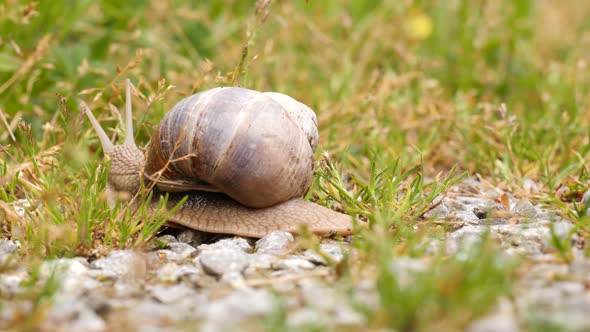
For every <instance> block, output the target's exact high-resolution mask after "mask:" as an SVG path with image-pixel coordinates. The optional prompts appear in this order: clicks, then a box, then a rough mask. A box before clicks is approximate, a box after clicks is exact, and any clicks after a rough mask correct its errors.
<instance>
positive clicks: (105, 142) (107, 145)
mask: <svg viewBox="0 0 590 332" xmlns="http://www.w3.org/2000/svg"><path fill="white" fill-rule="evenodd" d="M79 103H80V108H81V109H82V111H81V112H82V113H84V114H86V116H87V117H88V120H90V123H91V124H92V128H94V131H95V132H96V135H97V136H98V139H99V140H100V144H101V145H102V150H103V151H104V153H105V154H107V155H108V154H111V153H112V152H113V151H114V150H115V146H114V145H113V143H112V142H111V140H110V139H109V137H108V136H107V133H105V131H104V130H103V129H102V127H101V126H100V123H98V120H96V118H95V117H94V115H93V114H92V111H91V110H90V108H89V107H88V105H86V103H85V102H84V101H82V100H80V101H79Z"/></svg>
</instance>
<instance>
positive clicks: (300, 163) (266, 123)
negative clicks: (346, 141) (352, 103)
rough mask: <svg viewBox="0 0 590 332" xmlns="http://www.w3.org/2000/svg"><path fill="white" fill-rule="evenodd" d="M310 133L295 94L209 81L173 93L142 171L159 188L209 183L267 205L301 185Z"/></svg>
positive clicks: (312, 122)
mask: <svg viewBox="0 0 590 332" xmlns="http://www.w3.org/2000/svg"><path fill="white" fill-rule="evenodd" d="M317 141H318V131H317V120H316V117H315V113H314V112H313V111H312V110H311V109H309V108H308V107H307V106H305V105H303V104H302V103H300V102H298V101H296V100H295V99H293V98H291V97H289V96H286V95H284V94H280V93H274V92H265V93H261V92H257V91H253V90H248V89H244V88H235V87H227V88H216V89H212V90H207V91H204V92H201V93H197V94H195V95H192V96H190V97H187V98H185V99H183V100H181V101H180V102H179V103H178V104H176V106H174V108H172V110H171V111H170V112H168V113H167V114H166V115H165V116H164V118H163V119H162V121H161V123H160V127H159V129H158V130H157V131H156V133H155V134H154V137H153V138H152V140H151V142H150V144H149V146H148V150H147V160H146V165H145V175H146V176H147V177H148V178H149V179H152V180H154V181H156V184H157V186H158V188H159V189H161V190H164V191H186V190H205V191H217V192H223V193H225V194H226V195H228V196H230V197H231V198H233V199H234V200H236V201H238V202H239V203H241V204H243V205H245V206H249V207H255V208H262V207H268V206H272V205H275V204H277V203H280V202H285V201H287V200H289V199H291V198H293V197H301V196H303V195H304V194H305V193H306V192H307V190H308V189H309V186H310V185H311V182H312V180H313V156H314V152H315V150H316V148H317ZM160 170H163V172H160V173H158V172H159V171H160ZM156 173H157V174H158V176H155V175H154V174H156Z"/></svg>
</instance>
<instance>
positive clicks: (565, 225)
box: [552, 220, 574, 239]
mask: <svg viewBox="0 0 590 332" xmlns="http://www.w3.org/2000/svg"><path fill="white" fill-rule="evenodd" d="M552 227H553V232H554V233H555V235H556V236H557V237H559V238H560V239H565V238H567V237H568V236H569V235H570V232H571V231H572V229H573V228H574V225H572V224H571V223H570V222H569V221H565V220H562V221H558V222H556V223H554V224H553V225H552Z"/></svg>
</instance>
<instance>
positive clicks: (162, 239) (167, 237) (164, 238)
mask: <svg viewBox="0 0 590 332" xmlns="http://www.w3.org/2000/svg"><path fill="white" fill-rule="evenodd" d="M156 239H157V240H158V241H159V242H161V243H164V244H170V243H174V242H178V241H177V240H176V238H175V237H174V236H173V235H170V234H164V235H162V236H158V237H157V238H156Z"/></svg>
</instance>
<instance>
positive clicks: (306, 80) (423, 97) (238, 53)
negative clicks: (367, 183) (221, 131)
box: [0, 0, 590, 175]
mask: <svg viewBox="0 0 590 332" xmlns="http://www.w3.org/2000/svg"><path fill="white" fill-rule="evenodd" d="M0 10H1V12H0V14H1V15H0V35H1V39H0V82H1V84H0V108H1V109H2V110H3V112H4V114H6V117H7V118H8V121H10V120H11V119H14V118H15V117H17V118H19V117H22V118H24V119H25V121H26V122H27V123H29V124H31V125H32V130H33V135H34V137H35V138H37V139H39V138H40V137H42V135H43V130H42V126H43V124H44V123H46V122H48V121H51V119H52V118H53V117H54V115H55V114H56V112H57V109H58V106H57V105H58V102H57V99H56V96H55V94H56V93H59V94H60V95H62V96H63V97H64V98H66V99H67V100H68V105H69V107H70V108H71V109H75V102H74V100H75V98H76V97H78V94H79V93H80V92H81V91H85V92H86V94H85V95H84V97H85V98H86V99H89V97H90V98H95V99H93V104H92V105H91V106H92V107H93V108H95V109H96V110H97V112H98V113H106V112H108V110H107V108H106V104H107V103H115V104H116V103H119V104H120V102H121V98H120V97H121V95H120V91H121V82H122V80H123V78H124V77H130V78H132V80H133V81H134V82H135V84H136V85H138V86H139V88H140V89H141V91H143V92H144V94H145V96H146V98H145V100H144V102H145V104H144V105H143V106H137V107H138V108H139V109H140V110H143V111H146V110H147V109H146V106H147V105H148V104H149V105H150V106H153V109H152V110H151V111H150V112H149V113H148V114H144V115H142V116H141V117H140V118H141V120H142V121H146V119H145V118H144V117H147V121H148V123H149V124H150V125H154V124H156V123H157V119H159V118H160V117H161V116H162V114H163V113H164V112H165V110H166V109H169V108H171V106H172V105H173V104H174V103H175V102H176V101H178V100H179V99H180V97H181V96H185V95H188V94H191V93H194V92H195V91H198V90H202V89H205V88H210V87H214V86H219V85H241V86H244V87H249V88H253V89H260V90H276V91H281V92H284V93H287V94H290V95H292V96H294V97H295V98H297V99H300V100H301V101H303V102H304V103H307V104H308V105H310V106H312V107H313V108H315V109H316V111H317V112H318V114H319V117H320V120H321V125H322V137H323V143H322V147H323V148H326V149H330V150H333V151H343V150H344V149H347V150H348V151H349V152H351V153H353V154H355V152H359V153H362V154H367V153H368V150H374V149H377V150H382V149H380V148H377V146H390V147H391V149H392V150H393V151H389V152H388V151H381V152H378V153H377V154H378V155H380V156H383V157H384V158H394V159H397V158H400V157H401V158H402V159H404V158H405V157H404V154H405V153H406V152H408V146H409V145H415V146H417V147H418V148H419V150H420V151H422V153H423V154H424V155H425V156H429V157H430V158H427V160H429V161H433V163H432V164H433V166H441V167H442V169H448V168H449V167H450V166H452V165H454V164H461V166H462V168H464V169H466V170H469V171H480V172H484V173H494V172H497V169H496V166H497V165H495V164H494V163H495V160H496V159H498V158H505V157H506V156H502V154H501V152H500V151H497V147H496V149H492V150H490V149H489V147H493V145H495V144H497V145H500V146H501V145H503V144H504V142H502V137H500V138H494V137H488V138H483V137H481V136H482V135H488V136H489V134H490V133H488V130H486V129H485V126H486V125H490V126H494V122H497V121H499V120H502V119H499V118H497V117H494V116H495V115H494V114H492V113H494V112H493V111H490V109H494V110H495V109H497V108H498V106H499V104H500V103H502V102H504V103H506V104H507V108H508V111H509V113H510V114H516V115H518V119H517V120H514V121H516V123H515V124H511V125H509V126H510V127H514V125H518V126H521V127H523V128H525V129H526V130H521V131H519V132H517V133H513V134H511V135H512V136H511V140H514V141H515V142H518V144H516V145H514V146H513V147H512V150H513V152H512V153H514V154H515V157H516V158H517V159H519V161H513V162H514V163H516V164H518V165H510V166H509V167H510V168H513V167H516V168H517V169H516V170H517V171H518V172H520V173H522V172H524V173H526V172H528V171H529V170H528V168H527V166H526V165H522V163H527V164H528V161H537V160H539V159H543V158H544V156H543V154H545V153H547V151H546V149H545V148H546V146H547V145H550V146H552V145H554V144H556V140H557V143H559V144H560V146H559V147H556V148H555V149H556V150H559V152H564V153H565V155H562V156H561V157H559V158H560V159H559V160H557V165H559V167H562V168H563V167H566V166H568V165H570V164H571V163H572V162H573V159H575V157H574V156H572V155H570V154H569V153H568V152H567V151H562V150H563V145H571V144H572V143H573V144H574V146H575V147H576V148H578V150H579V152H580V153H582V155H585V154H586V153H587V150H588V142H587V139H584V141H583V142H582V141H578V139H579V135H586V134H587V131H586V130H585V129H584V128H587V127H588V126H587V125H588V116H587V115H586V113H587V112H584V110H585V109H586V108H587V107H588V86H589V84H588V81H589V76H588V75H585V73H586V70H587V69H586V68H587V62H588V60H589V55H588V43H589V35H588V34H589V32H588V30H589V29H590V20H589V18H588V17H589V15H588V13H589V12H590V5H586V4H585V3H582V2H579V1H573V0H568V1H560V2H555V1H532V0H531V1H527V0H519V1H483V0H471V1H464V0H452V1H444V2H442V1H344V0H341V1H337V0H323V1H313V0H310V1H303V0H301V1H299V0H298V1H275V2H272V3H271V1H258V2H255V1H229V0H228V1H198V2H192V1H137V0H136V1H126V2H114V1H86V0H82V1H40V2H29V1H14V0H8V1H5V2H4V3H3V4H2V5H0ZM246 46H247V52H245V49H246ZM120 70H122V71H123V72H121V73H119V72H118V71H120ZM161 79H166V81H167V82H168V83H169V84H172V85H174V86H176V88H175V89H174V90H173V91H172V93H170V94H167V95H166V96H165V98H163V101H158V102H156V103H155V104H154V105H151V103H149V102H148V99H149V97H150V94H152V96H153V95H155V91H156V90H157V86H158V83H157V82H158V81H159V80H161ZM89 89H90V90H89ZM142 107H143V109H142ZM105 116H106V114H105ZM504 127H505V126H504ZM570 127H574V128H570ZM352 128H354V132H353V130H352ZM478 128H480V129H481V130H483V132H482V133H480V132H478V130H477V129H478ZM3 129H4V128H3ZM496 129H499V128H496ZM557 129H559V130H565V131H567V132H565V133H562V134H560V135H558V137H556V135H555V134H554V133H552V132H551V131H555V130H557ZM56 130H66V129H63V128H61V129H56ZM499 130H500V132H498V130H494V131H493V133H494V135H498V134H501V133H502V131H503V130H505V129H501V128H500V129H499ZM526 131H528V133H527V132H526ZM503 134H505V135H508V134H510V133H509V132H506V133H503ZM505 135H501V136H505ZM576 135H578V137H576ZM0 136H1V137H0V138H1V140H0V142H1V144H3V145H10V142H9V141H7V139H8V137H7V134H6V133H5V132H4V133H3V134H2V135H0ZM148 136H149V133H148V132H146V131H141V132H140V133H139V137H140V140H144V141H145V140H147V137H148ZM376 136H377V137H376ZM349 138H353V139H352V140H349ZM359 139H360V141H359ZM572 140H573V141H572ZM57 141H59V139H57ZM57 141H56V140H53V143H57ZM486 141H487V142H486ZM492 141H493V142H492ZM442 143H444V146H441V145H443V144H442ZM465 143H471V144H470V145H469V146H466V145H467V144H465ZM478 143H481V144H482V145H479V144H478ZM524 143H526V144H524ZM529 143H532V144H537V143H538V144H539V145H538V146H539V147H541V148H540V149H535V148H534V147H533V148H531V147H530V146H526V148H525V146H524V145H528V144H529ZM371 146H373V148H371ZM545 157H546V156H545ZM561 158H564V159H563V160H562V159H561ZM572 158H573V159H572ZM410 159H415V158H410ZM383 166H386V164H383ZM538 167H542V165H541V166H539V165H537V166H533V168H538ZM537 172H540V174H541V175H542V173H543V170H542V169H541V170H537Z"/></svg>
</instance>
